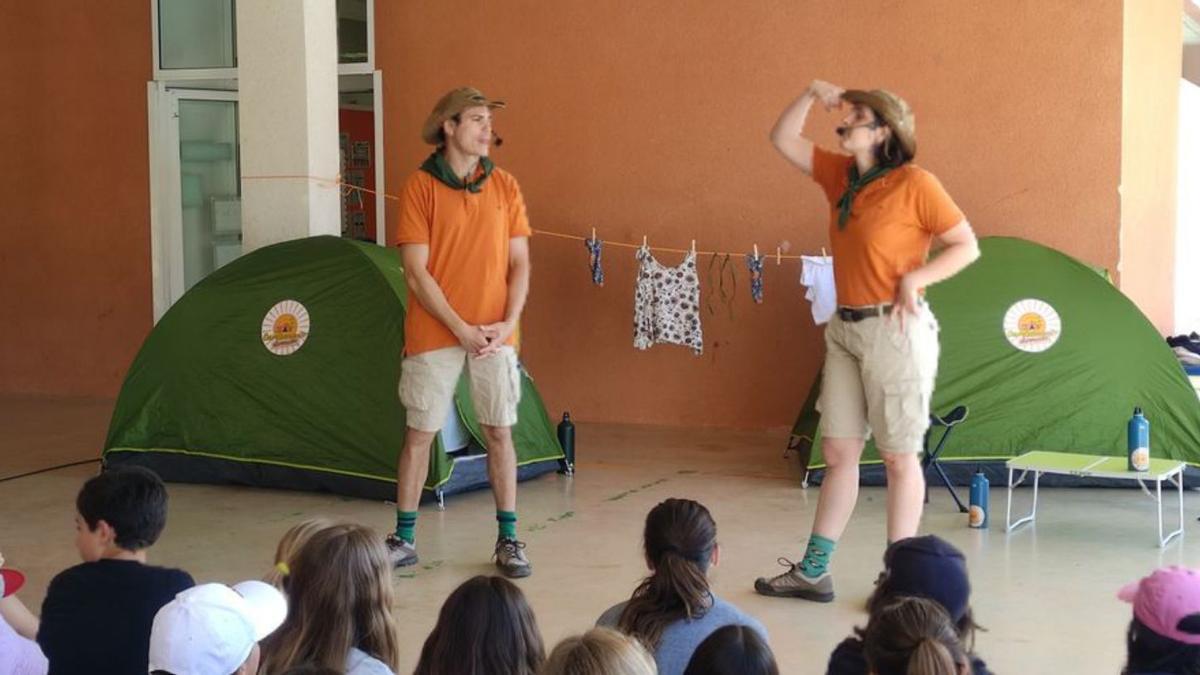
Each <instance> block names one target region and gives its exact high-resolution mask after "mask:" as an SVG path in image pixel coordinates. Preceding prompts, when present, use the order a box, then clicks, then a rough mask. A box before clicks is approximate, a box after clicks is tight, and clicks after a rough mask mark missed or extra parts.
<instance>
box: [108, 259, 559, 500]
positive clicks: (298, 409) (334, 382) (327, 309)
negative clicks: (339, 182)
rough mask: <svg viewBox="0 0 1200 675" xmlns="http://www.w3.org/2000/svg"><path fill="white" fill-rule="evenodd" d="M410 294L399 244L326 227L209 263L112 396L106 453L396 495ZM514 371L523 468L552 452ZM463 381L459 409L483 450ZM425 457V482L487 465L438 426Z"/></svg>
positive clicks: (549, 460) (173, 476)
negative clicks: (209, 269)
mask: <svg viewBox="0 0 1200 675" xmlns="http://www.w3.org/2000/svg"><path fill="white" fill-rule="evenodd" d="M406 302H407V300H406V291H405V284H404V275H403V271H402V269H401V267H400V257H399V253H398V251H397V250H395V249H387V248H381V247H378V246H374V245H372V244H364V243H360V242H354V241H349V240H344V239H339V238H337V237H313V238H308V239H300V240H295V241H288V242H284V243H281V244H276V245H274V246H269V247H266V248H263V249H260V250H258V251H255V252H253V253H250V254H249V255H246V256H244V257H242V258H240V259H238V260H236V261H234V262H232V263H230V264H229V265H227V266H225V267H223V268H221V269H220V270H217V271H216V272H214V273H213V274H211V275H210V276H208V277H207V278H205V279H204V280H203V281H201V282H200V283H198V284H196V286H195V287H193V288H192V289H191V290H189V291H188V292H187V293H186V294H184V296H183V297H182V298H180V300H179V301H178V302H177V303H175V305H174V306H173V307H171V309H170V310H169V311H168V312H167V313H166V315H165V316H163V317H162V320H161V321H159V322H158V325H157V326H155V327H154V330H153V331H151V333H150V335H149V336H148V337H147V338H146V341H145V343H144V344H143V345H142V348H141V351H140V352H139V353H138V355H137V358H136V359H135V360H134V362H133V365H132V366H131V367H130V369H129V373H128V374H127V376H126V378H125V382H124V384H123V386H122V387H121V393H120V396H119V397H118V399H117V405H116V409H115V411H114V412H113V418H112V422H111V424H110V426H109V430H108V438H107V441H106V442H105V449H104V462H105V465H106V466H114V465H121V464H139V465H142V466H147V467H149V468H152V469H154V470H155V471H157V472H158V473H159V474H160V475H161V476H162V477H163V478H164V479H165V480H169V481H178V482H200V483H216V484H222V483H233V484H243V485H254V486H263V487H275V488H288V489H299V490H317V491H331V492H335V493H339V494H345V495H351V496H359V497H367V498H377V499H394V498H395V476H396V459H397V454H398V453H399V450H400V448H401V446H402V442H403V437H404V430H405V423H404V408H403V406H401V404H400V401H399V395H398V393H397V384H398V382H399V377H400V360H401V353H402V351H403V346H404V312H405V307H406ZM521 379H522V401H521V407H520V411H519V419H520V421H519V423H518V424H517V426H516V427H514V428H513V440H514V443H515V445H516V448H517V461H518V464H519V465H520V466H521V469H520V475H521V478H527V477H530V476H532V475H536V474H540V473H545V472H546V471H550V470H553V469H554V468H556V466H557V463H558V460H559V459H560V458H562V456H563V455H562V450H561V449H560V448H559V445H558V441H557V439H556V437H555V432H554V428H553V427H552V425H551V423H550V420H549V419H548V418H547V415H546V410H545V408H544V406H543V404H542V400H541V397H540V396H538V393H537V391H536V390H535V389H534V387H533V383H532V382H531V380H530V379H529V377H528V375H527V374H525V373H524V370H522V378H521ZM465 385H466V381H465V379H464V381H463V382H461V383H460V386H459V389H458V392H457V393H456V395H455V408H456V411H457V413H458V416H459V418H460V419H461V421H462V423H463V425H464V426H465V428H466V429H467V431H468V432H469V433H470V436H472V437H473V440H474V442H475V445H476V446H478V447H479V448H482V447H483V446H484V445H485V443H484V437H483V435H482V433H481V430H480V428H479V424H478V422H477V420H476V418H475V413H474V410H473V409H472V405H471V400H470V396H469V395H468V389H467V387H466V386H465ZM430 456H431V459H430V467H429V478H428V481H427V483H426V489H427V490H428V491H429V492H430V494H437V496H438V497H439V498H440V497H441V496H442V495H443V494H449V493H453V492H456V491H461V490H463V489H469V488H471V487H477V486H479V485H480V484H481V483H482V484H486V475H485V473H484V472H483V465H484V462H479V461H470V460H471V458H470V457H469V456H464V457H462V458H461V459H456V458H454V457H452V456H450V455H449V454H447V452H446V448H445V444H444V442H443V438H442V434H439V435H438V438H437V440H436V441H435V444H434V449H433V452H431V455H430ZM476 457H478V455H476ZM459 465H461V466H459ZM427 496H429V495H427Z"/></svg>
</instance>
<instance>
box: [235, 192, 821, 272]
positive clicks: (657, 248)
mask: <svg viewBox="0 0 1200 675" xmlns="http://www.w3.org/2000/svg"><path fill="white" fill-rule="evenodd" d="M242 180H310V181H313V182H315V183H317V184H320V185H326V186H330V187H335V188H339V189H341V190H343V191H344V192H343V194H349V192H352V191H358V192H366V193H367V194H371V195H382V196H383V198H384V199H391V200H394V201H400V197H398V196H396V195H390V194H388V193H386V192H379V191H376V190H371V189H368V188H365V187H361V186H358V185H351V184H350V183H347V182H345V181H343V180H342V177H341V176H340V175H339V176H338V177H336V178H322V177H320V176H305V175H301V174H298V175H287V174H283V175H263V176H242ZM533 232H534V233H535V234H538V235H541V236H546V237H557V238H559V239H571V240H574V241H588V240H589V239H590V237H583V236H580V235H577V234H567V233H565V232H551V231H550V230H538V229H535V230H533ZM601 241H603V242H604V243H605V244H607V245H609V246H619V247H621V248H632V249H638V248H641V247H642V245H641V244H631V243H629V242H624V241H607V240H603V239H601ZM646 248H648V249H650V250H651V251H661V252H665V253H692V252H693V251H692V250H691V249H686V248H669V247H666V246H646ZM695 254H696V255H698V256H700V255H718V256H719V255H727V256H737V255H743V254H741V253H730V252H727V251H695ZM802 257H803V256H798V255H786V254H783V253H781V252H779V249H776V251H775V254H774V255H771V254H770V253H764V254H763V259H764V260H770V259H774V260H775V264H779V262H780V261H782V260H800V259H801V258H802Z"/></svg>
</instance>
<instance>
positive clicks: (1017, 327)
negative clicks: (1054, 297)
mask: <svg viewBox="0 0 1200 675" xmlns="http://www.w3.org/2000/svg"><path fill="white" fill-rule="evenodd" d="M1060 335H1062V319H1061V318H1060V317H1059V316H1058V312H1056V311H1055V310H1054V308H1053V307H1051V306H1050V305H1049V303H1046V302H1043V301H1041V300H1036V299H1033V298H1028V299H1025V300H1020V301H1018V302H1015V303H1013V305H1012V306H1011V307H1009V308H1008V311H1007V312H1006V313H1005V314H1004V337H1006V338H1008V342H1009V344H1011V345H1012V346H1014V347H1016V348H1017V349H1020V350H1021V351H1023V352H1029V353H1032V354H1036V353H1038V352H1044V351H1046V350H1047V349H1050V348H1051V347H1053V346H1054V343H1055V342H1058V338H1059V336H1060Z"/></svg>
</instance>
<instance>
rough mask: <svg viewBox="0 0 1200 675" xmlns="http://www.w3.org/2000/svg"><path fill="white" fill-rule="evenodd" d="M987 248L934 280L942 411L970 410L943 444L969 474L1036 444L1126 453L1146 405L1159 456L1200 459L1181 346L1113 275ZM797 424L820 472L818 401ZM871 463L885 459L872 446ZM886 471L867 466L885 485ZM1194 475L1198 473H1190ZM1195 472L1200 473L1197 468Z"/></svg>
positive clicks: (1036, 251)
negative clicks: (1133, 422) (1137, 413)
mask: <svg viewBox="0 0 1200 675" xmlns="http://www.w3.org/2000/svg"><path fill="white" fill-rule="evenodd" d="M980 248H981V250H982V253H983V255H982V257H981V258H980V260H979V261H978V262H976V263H975V264H973V265H971V266H970V267H968V268H967V269H966V270H964V271H963V272H962V273H961V274H959V275H957V276H955V277H954V278H952V279H950V280H948V281H946V282H944V283H941V284H938V285H936V286H934V287H932V288H930V289H929V293H928V296H927V297H928V301H929V304H930V306H931V307H932V308H933V312H934V314H936V315H937V317H938V321H939V323H940V324H941V347H942V350H941V361H940V363H939V369H938V377H937V384H936V389H935V391H934V395H933V402H932V409H933V411H934V412H938V413H941V414H945V413H947V412H949V411H950V409H951V408H953V407H955V406H958V405H966V406H968V407H969V408H970V416H969V417H968V419H967V420H966V421H965V422H964V423H962V424H961V425H959V426H957V427H956V428H955V429H954V431H953V433H951V435H950V437H949V439H948V440H947V442H946V445H945V447H944V448H943V451H942V453H941V456H940V459H941V460H942V462H943V466H944V467H945V468H947V469H953V467H954V465H955V463H956V462H957V463H958V465H959V469H960V470H959V471H950V473H951V474H952V475H956V474H957V476H958V481H960V482H961V481H963V480H964V479H965V478H966V475H967V474H968V473H969V471H970V470H971V469H974V468H975V467H976V466H979V465H988V464H991V465H997V464H1000V465H1002V464H1003V462H1004V461H1005V460H1007V459H1009V458H1010V457H1014V456H1016V455H1019V454H1021V453H1023V452H1026V451H1030V450H1050V451H1060V452H1077V453H1088V454H1096V455H1116V456H1123V455H1124V454H1125V453H1126V437H1125V436H1126V422H1127V421H1128V420H1129V417H1130V415H1131V414H1132V412H1133V409H1134V407H1135V406H1140V407H1141V408H1142V409H1143V410H1144V411H1145V413H1146V416H1147V418H1149V420H1150V422H1151V434H1150V437H1151V454H1152V455H1153V456H1154V457H1166V458H1173V459H1179V460H1183V461H1186V462H1188V463H1189V464H1191V465H1192V466H1200V400H1198V399H1197V397H1196V392H1195V391H1194V390H1193V388H1192V386H1191V384H1190V383H1189V382H1188V379H1187V376H1186V375H1185V374H1184V372H1183V369H1182V368H1181V367H1180V365H1179V363H1178V361H1177V360H1176V358H1175V355H1174V354H1173V353H1172V351H1171V349H1170V348H1169V347H1167V345H1166V343H1165V342H1164V341H1163V339H1162V337H1161V336H1160V335H1159V334H1158V331H1157V330H1155V328H1154V326H1153V325H1151V323H1150V321H1149V320H1147V319H1146V317H1145V316H1144V315H1143V314H1142V313H1141V311H1139V310H1138V308H1137V307H1136V306H1135V305H1134V304H1133V303H1132V302H1131V301H1130V300H1129V299H1128V298H1126V297H1125V295H1124V294H1122V293H1121V292H1120V291H1119V290H1118V289H1117V288H1115V287H1114V286H1113V285H1112V284H1111V283H1109V282H1108V281H1106V279H1105V277H1104V276H1102V275H1101V274H1098V273H1097V272H1096V270H1094V269H1092V268H1090V267H1088V266H1087V265H1085V264H1083V263H1081V262H1079V261H1077V260H1075V259H1073V258H1071V257H1069V256H1066V255H1064V254H1062V253H1060V252H1058V251H1055V250H1054V249H1051V248H1047V247H1045V246H1041V245H1039V244H1035V243H1033V242H1029V241H1025V240H1022V239H1015V238H1008V237H988V238H984V239H982V240H981V242H980ZM819 388H820V382H819V378H818V382H817V383H815V384H814V385H813V388H812V390H811V391H810V392H809V396H808V400H807V402H806V403H805V405H804V408H803V409H802V410H801V412H800V417H799V419H797V421H796V425H795V427H794V428H793V430H792V443H791V445H792V447H798V448H800V449H801V450H802V452H801V455H802V459H804V456H805V455H807V459H806V460H805V465H806V466H807V467H808V468H809V470H810V471H811V470H814V469H820V468H822V467H823V466H824V463H823V460H822V458H821V451H820V438H819V435H818V433H817V424H818V421H819V419H820V416H819V413H817V411H816V408H815V404H816V398H817V392H818V391H819ZM863 462H864V464H866V465H871V464H875V465H877V464H878V463H879V455H878V453H877V452H876V450H875V448H874V447H873V445H871V444H868V447H867V449H866V451H865V452H864V454H863ZM882 473H883V472H882V469H881V468H878V467H876V468H874V469H873V470H872V469H871V468H870V467H864V471H863V474H862V475H863V479H864V481H866V482H877V481H878V480H880V479H881V478H882ZM1189 473H1191V471H1189ZM1189 478H1190V476H1189Z"/></svg>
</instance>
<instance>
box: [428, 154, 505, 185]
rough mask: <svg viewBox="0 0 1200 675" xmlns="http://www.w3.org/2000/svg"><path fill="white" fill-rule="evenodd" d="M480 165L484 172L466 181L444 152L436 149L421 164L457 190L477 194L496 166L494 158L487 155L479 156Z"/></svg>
mask: <svg viewBox="0 0 1200 675" xmlns="http://www.w3.org/2000/svg"><path fill="white" fill-rule="evenodd" d="M479 166H481V167H483V173H482V174H479V177H478V178H476V179H475V180H473V181H471V182H469V183H464V182H463V180H462V179H461V178H459V177H458V176H456V175H455V174H454V170H453V169H451V168H450V165H449V164H448V163H446V158H445V157H443V156H442V153H441V152H440V151H438V150H435V151H434V152H433V154H432V155H430V156H429V157H427V158H426V159H425V163H424V164H422V165H421V170H422V171H424V172H425V173H428V174H429V175H430V176H433V177H434V178H436V179H438V180H440V181H442V182H443V183H445V184H446V185H448V186H449V187H452V188H454V189H455V190H466V191H467V192H470V193H474V194H477V193H479V191H480V190H482V189H483V183H484V181H486V180H487V179H488V176H490V175H492V169H494V168H496V165H495V164H492V160H490V159H488V158H487V157H480V158H479Z"/></svg>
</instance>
